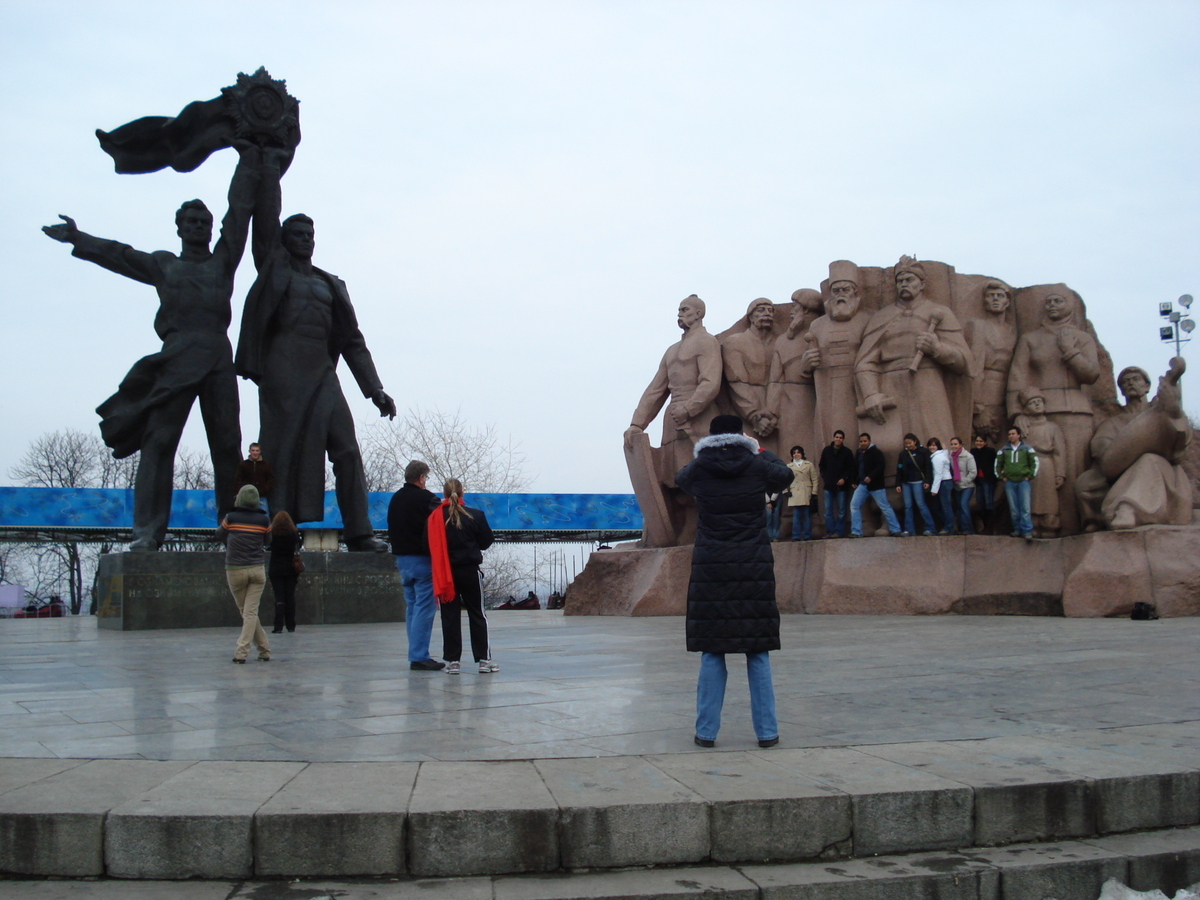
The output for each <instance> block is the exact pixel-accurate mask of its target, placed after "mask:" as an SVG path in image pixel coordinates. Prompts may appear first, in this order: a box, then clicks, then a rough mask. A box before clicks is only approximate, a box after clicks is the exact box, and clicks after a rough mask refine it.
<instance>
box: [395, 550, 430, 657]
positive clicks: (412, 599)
mask: <svg viewBox="0 0 1200 900" xmlns="http://www.w3.org/2000/svg"><path fill="white" fill-rule="evenodd" d="M396 568H397V569H398V570H399V572H400V583H401V584H402V585H404V630H405V631H406V632H407V633H408V661H409V662H410V663H413V662H421V661H423V660H426V659H429V639H430V638H431V637H432V636H433V616H434V613H435V612H436V611H437V601H436V600H434V599H433V563H432V562H430V559H429V557H428V556H397V557H396Z"/></svg>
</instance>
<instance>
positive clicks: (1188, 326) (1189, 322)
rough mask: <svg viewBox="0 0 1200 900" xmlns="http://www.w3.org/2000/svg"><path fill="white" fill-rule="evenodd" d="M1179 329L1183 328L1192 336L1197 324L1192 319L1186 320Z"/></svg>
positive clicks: (1180, 324)
mask: <svg viewBox="0 0 1200 900" xmlns="http://www.w3.org/2000/svg"><path fill="white" fill-rule="evenodd" d="M1179 327H1180V328H1182V329H1183V330H1184V331H1185V332H1187V333H1188V334H1191V333H1192V329H1193V328H1195V327H1196V323H1195V322H1193V321H1192V320H1191V319H1184V320H1183V321H1182V322H1180V323H1179Z"/></svg>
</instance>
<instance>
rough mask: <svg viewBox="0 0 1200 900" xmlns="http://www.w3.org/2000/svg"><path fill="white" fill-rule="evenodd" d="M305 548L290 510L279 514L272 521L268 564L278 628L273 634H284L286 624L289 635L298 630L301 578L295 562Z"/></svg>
mask: <svg viewBox="0 0 1200 900" xmlns="http://www.w3.org/2000/svg"><path fill="white" fill-rule="evenodd" d="M303 546H304V538H303V537H302V536H301V534H300V531H299V529H297V528H296V523H295V522H293V521H292V517H291V516H290V515H288V513H287V511H286V510H282V509H281V510H280V511H279V512H277V513H275V518H274V519H272V520H271V546H270V547H269V548H268V549H269V550H270V551H271V559H270V562H269V563H268V564H267V577H268V578H270V580H271V589H272V590H273V591H274V592H275V627H274V628H273V629H272V630H271V633H272V634H279V633H281V632H282V631H283V627H284V625H286V626H287V630H288V631H289V632H291V631H295V630H296V582H297V581H299V580H300V576H299V575H298V574H297V573H296V568H295V564H294V563H293V560H294V559H295V557H296V554H297V553H299V552H300V548H301V547H303Z"/></svg>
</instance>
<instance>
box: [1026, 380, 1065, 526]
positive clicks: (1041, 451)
mask: <svg viewBox="0 0 1200 900" xmlns="http://www.w3.org/2000/svg"><path fill="white" fill-rule="evenodd" d="M1020 400H1021V406H1022V409H1023V410H1024V412H1022V413H1021V415H1019V416H1017V418H1016V421H1015V422H1014V423H1013V424H1015V425H1016V426H1017V427H1018V428H1020V429H1021V432H1022V433H1023V434H1024V435H1025V443H1027V444H1028V445H1029V446H1031V447H1032V448H1033V449H1034V450H1036V451H1037V456H1038V471H1037V475H1035V476H1034V477H1033V484H1032V496H1031V498H1030V502H1029V510H1030V513H1031V514H1032V516H1033V534H1034V537H1040V538H1046V537H1055V536H1056V535H1057V534H1058V529H1059V528H1060V527H1061V526H1062V522H1061V519H1060V518H1059V502H1058V491H1059V488H1061V487H1062V485H1063V480H1064V477H1063V461H1064V459H1065V457H1066V452H1067V447H1066V439H1065V438H1064V437H1063V433H1062V429H1060V428H1059V427H1058V426H1057V425H1055V424H1054V423H1053V422H1051V421H1050V420H1049V419H1047V418H1046V398H1045V396H1043V394H1042V392H1041V391H1040V390H1038V389H1037V388H1028V389H1027V390H1025V391H1024V392H1023V393H1022V394H1021V398H1020Z"/></svg>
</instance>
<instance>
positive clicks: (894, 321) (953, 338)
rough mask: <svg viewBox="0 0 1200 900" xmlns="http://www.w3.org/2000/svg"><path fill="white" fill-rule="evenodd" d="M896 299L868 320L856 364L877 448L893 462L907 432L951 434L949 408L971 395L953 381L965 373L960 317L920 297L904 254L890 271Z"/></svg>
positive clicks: (917, 268) (915, 270) (919, 282)
mask: <svg viewBox="0 0 1200 900" xmlns="http://www.w3.org/2000/svg"><path fill="white" fill-rule="evenodd" d="M894 277H895V284H896V300H895V302H894V303H891V304H889V305H888V306H885V307H883V308H882V309H880V310H878V311H876V312H875V313H874V315H872V316H871V319H870V321H869V322H868V323H867V329H866V331H865V332H864V334H863V340H862V345H861V346H860V348H859V351H858V358H857V359H856V360H855V364H854V375H855V379H856V381H857V384H858V390H859V394H860V395H861V396H862V398H863V399H862V406H861V407H860V411H861V412H860V414H862V415H865V416H868V417H870V418H871V419H873V420H874V421H875V423H877V424H876V426H875V427H873V428H872V429H871V431H872V433H873V434H874V435H875V438H874V440H875V444H876V445H877V446H878V447H879V449H880V450H881V451H882V452H883V454H884V456H885V458H886V459H888V460H889V462H890V461H892V460H895V459H896V458H897V456H898V454H899V452H900V448H901V447H902V446H903V440H904V434H905V433H906V432H913V433H915V434H917V435H918V436H919V437H920V438H921V439H922V440H925V439H928V438H930V437H941V438H946V437H948V436H949V435H953V434H955V433H956V432H957V431H958V429H956V428H955V424H954V423H955V416H954V410H955V408H956V407H958V406H959V405H960V404H961V401H962V397H963V395H964V394H966V395H967V396H968V397H969V390H970V388H969V384H967V385H965V386H964V385H961V384H959V383H958V380H957V379H955V376H966V375H967V374H968V372H969V370H970V360H971V350H970V348H969V347H968V346H967V342H966V340H965V339H964V338H963V332H962V327H961V326H960V325H959V323H958V318H957V317H956V316H955V315H954V312H953V311H952V310H951V309H950V308H949V307H947V306H942V305H941V304H939V303H934V302H933V301H932V300H929V299H927V298H925V296H924V291H925V269H924V267H923V266H922V265H921V263H919V262H917V261H916V260H915V259H912V258H911V257H908V256H902V257H901V258H900V261H899V262H898V263H896V266H895V274H894Z"/></svg>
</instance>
